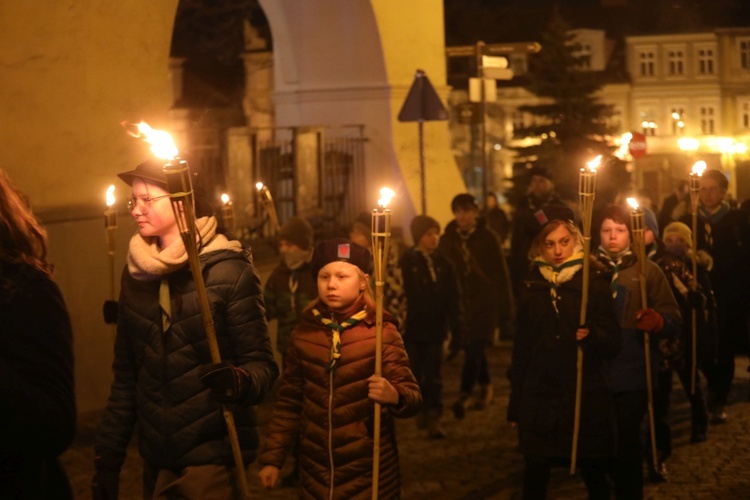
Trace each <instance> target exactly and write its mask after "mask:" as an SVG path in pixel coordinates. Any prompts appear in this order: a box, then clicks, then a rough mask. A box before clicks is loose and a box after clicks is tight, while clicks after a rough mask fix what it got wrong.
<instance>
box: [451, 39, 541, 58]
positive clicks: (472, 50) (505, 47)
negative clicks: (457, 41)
mask: <svg viewBox="0 0 750 500" xmlns="http://www.w3.org/2000/svg"><path fill="white" fill-rule="evenodd" d="M540 50H542V46H541V45H540V44H539V42H520V43H489V44H486V45H482V54H487V55H491V56H493V55H494V56H497V55H504V54H536V53H537V52H539V51H540ZM445 55H446V56H448V57H469V56H475V55H477V46H476V45H456V46H454V47H446V48H445Z"/></svg>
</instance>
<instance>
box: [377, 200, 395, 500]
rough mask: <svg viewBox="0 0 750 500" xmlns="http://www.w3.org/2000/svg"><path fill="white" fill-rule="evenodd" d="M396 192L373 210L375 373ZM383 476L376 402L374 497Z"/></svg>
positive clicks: (379, 366)
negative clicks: (392, 202) (381, 475)
mask: <svg viewBox="0 0 750 500" xmlns="http://www.w3.org/2000/svg"><path fill="white" fill-rule="evenodd" d="M394 196H395V193H394V192H393V190H392V189H390V188H383V189H381V190H380V199H379V200H378V208H375V209H373V211H372V257H373V263H374V270H373V271H374V273H375V375H377V376H379V377H380V376H382V372H383V288H384V286H385V281H384V268H385V264H386V261H387V260H388V251H389V250H390V240H391V211H390V209H388V208H386V207H387V206H388V204H389V203H390V201H391V199H392V198H393V197H394ZM379 476H380V403H375V421H374V425H373V449H372V498H373V499H377V498H378V482H379Z"/></svg>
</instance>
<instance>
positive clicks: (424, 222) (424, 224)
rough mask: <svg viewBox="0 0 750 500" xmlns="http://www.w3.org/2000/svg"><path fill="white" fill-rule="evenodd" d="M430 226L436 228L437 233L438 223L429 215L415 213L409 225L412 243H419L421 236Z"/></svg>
mask: <svg viewBox="0 0 750 500" xmlns="http://www.w3.org/2000/svg"><path fill="white" fill-rule="evenodd" d="M432 228H435V229H437V231H438V233H440V224H439V223H438V221H436V220H435V219H433V218H432V217H430V216H429V215H417V216H416V217H414V218H413V219H412V221H411V225H410V226H409V229H411V238H412V240H414V244H415V245H419V241H420V240H421V239H422V236H424V235H425V233H426V232H427V231H429V230H430V229H432Z"/></svg>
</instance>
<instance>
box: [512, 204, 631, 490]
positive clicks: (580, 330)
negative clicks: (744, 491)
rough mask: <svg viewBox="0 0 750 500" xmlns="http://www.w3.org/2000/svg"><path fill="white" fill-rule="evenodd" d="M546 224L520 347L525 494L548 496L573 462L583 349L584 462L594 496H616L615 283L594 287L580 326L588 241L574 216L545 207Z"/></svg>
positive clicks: (517, 367)
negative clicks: (610, 469) (610, 473)
mask: <svg viewBox="0 0 750 500" xmlns="http://www.w3.org/2000/svg"><path fill="white" fill-rule="evenodd" d="M542 212H543V213H544V217H543V219H542V223H543V227H542V228H541V232H540V233H539V234H538V236H537V237H536V238H535V239H534V240H533V242H532V247H531V251H530V257H531V258H532V264H533V268H532V269H531V271H530V272H529V273H528V275H527V277H526V279H525V280H524V283H523V291H522V295H521V299H520V303H519V308H518V318H517V330H516V331H517V334H516V338H515V341H514V345H513V359H512V363H511V370H510V379H511V394H510V401H509V405H508V421H509V422H511V423H512V424H517V425H518V436H519V444H520V448H521V452H522V453H523V454H524V457H525V459H526V469H525V471H524V482H523V497H524V498H527V499H530V498H534V499H536V498H540V499H543V498H545V496H546V490H547V484H548V482H549V477H550V469H551V467H552V466H553V465H565V464H566V463H567V464H569V463H570V457H571V450H572V443H573V428H574V414H575V411H574V410H575V398H576V375H577V350H578V348H579V347H580V348H582V349H583V387H582V399H581V414H580V434H579V438H578V450H577V452H578V457H579V462H578V463H579V464H580V467H581V475H582V477H583V480H584V482H585V483H586V487H587V489H588V493H589V497H590V498H609V486H608V484H607V480H606V472H607V468H606V465H607V463H608V462H609V460H611V459H613V458H614V457H615V453H616V443H617V439H616V430H615V412H614V400H613V396H612V393H611V391H610V389H609V386H608V383H607V375H606V372H607V369H606V362H607V361H608V360H610V359H612V358H613V357H614V356H615V355H616V354H617V352H618V351H619V349H620V345H621V337H620V327H619V324H618V321H617V316H616V314H615V306H614V301H613V299H612V295H611V294H610V293H609V283H608V280H607V279H606V278H605V277H604V276H603V275H599V274H596V273H595V274H594V275H593V276H592V278H591V281H590V284H589V287H590V288H589V301H588V307H587V315H586V324H585V325H583V326H582V325H580V323H579V322H580V311H581V294H582V287H583V277H582V275H583V273H582V270H581V269H582V267H583V258H584V255H583V250H582V245H583V243H582V238H581V234H580V233H579V231H578V229H577V228H576V227H575V226H574V225H573V222H572V219H573V211H572V210H570V209H569V208H568V207H565V206H563V205H554V204H552V205H547V206H546V207H544V208H543V209H542Z"/></svg>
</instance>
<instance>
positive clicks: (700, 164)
mask: <svg viewBox="0 0 750 500" xmlns="http://www.w3.org/2000/svg"><path fill="white" fill-rule="evenodd" d="M705 170H706V162H705V161H703V160H700V161H696V162H695V163H694V164H693V168H692V169H691V170H690V175H697V176H698V177H700V176H701V175H703V172H704V171H705Z"/></svg>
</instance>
